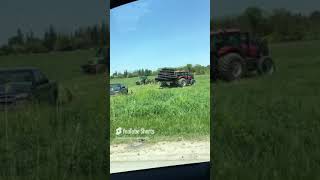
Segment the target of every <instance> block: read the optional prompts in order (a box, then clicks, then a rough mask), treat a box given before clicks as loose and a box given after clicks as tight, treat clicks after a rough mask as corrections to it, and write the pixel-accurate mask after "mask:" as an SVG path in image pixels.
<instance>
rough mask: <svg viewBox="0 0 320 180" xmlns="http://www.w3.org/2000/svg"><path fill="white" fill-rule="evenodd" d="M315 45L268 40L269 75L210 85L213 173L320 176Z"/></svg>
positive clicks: (319, 64) (264, 178) (263, 179)
mask: <svg viewBox="0 0 320 180" xmlns="http://www.w3.org/2000/svg"><path fill="white" fill-rule="evenodd" d="M319 46H320V42H318V41H315V42H296V43H286V44H276V45H272V46H271V53H272V56H273V58H274V60H275V63H276V65H277V72H276V73H275V74H274V75H272V76H267V77H254V78H248V79H243V80H241V81H240V82H234V83H225V82H221V81H219V82H217V83H216V84H214V85H213V89H212V90H213V91H215V92H216V93H215V104H216V107H215V112H214V113H215V114H214V118H213V119H214V121H213V133H212V138H213V141H212V142H213V143H212V153H211V154H212V161H213V167H214V168H213V177H214V178H215V179H245V180H248V179H253V180H257V179H259V180H270V179H274V180H275V179H279V180H280V179H281V180H282V179H291V180H295V179H318V178H319V177H320V173H319V171H318V170H319V168H320V153H319V152H320V141H319V137H320V103H319V102H320V80H319V72H320V54H319Z"/></svg>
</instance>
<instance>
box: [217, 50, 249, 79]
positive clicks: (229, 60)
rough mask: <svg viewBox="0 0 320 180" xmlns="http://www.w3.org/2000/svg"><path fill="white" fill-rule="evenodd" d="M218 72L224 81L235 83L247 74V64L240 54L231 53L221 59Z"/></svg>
mask: <svg viewBox="0 0 320 180" xmlns="http://www.w3.org/2000/svg"><path fill="white" fill-rule="evenodd" d="M218 70H219V75H220V76H221V78H222V79H223V80H226V81H233V80H236V79H240V78H241V77H243V76H244V75H245V74H246V63H245V60H244V59H243V58H242V57H241V56H240V55H239V54H236V53H230V54H227V55H225V56H222V57H221V58H220V59H219V62H218Z"/></svg>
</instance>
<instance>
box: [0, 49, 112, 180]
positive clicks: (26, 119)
mask: <svg viewBox="0 0 320 180" xmlns="http://www.w3.org/2000/svg"><path fill="white" fill-rule="evenodd" d="M92 55H94V53H93V52H90V51H80V52H71V53H57V54H40V55H25V56H7V57H1V59H0V64H1V67H14V66H35V67H38V68H40V69H41V70H42V71H43V72H44V73H45V74H47V75H48V76H49V79H51V80H57V81H58V83H59V86H60V87H64V88H68V89H69V90H70V91H71V92H72V94H73V100H72V101H71V102H68V103H66V104H64V105H60V106H51V105H47V104H40V105H37V104H34V105H28V106H26V107H24V108H21V109H10V110H8V111H1V112H0V127H1V129H2V130H1V131H0V179H12V180H15V179H32V180H34V179H101V178H105V175H106V174H107V173H108V172H107V165H108V162H107V155H106V149H107V137H106V136H107V135H106V129H107V128H108V127H107V117H106V116H105V115H106V112H107V109H106V94H105V84H104V82H105V81H104V77H103V76H104V75H103V74H101V75H96V76H88V75H85V74H82V73H81V71H80V65H81V64H82V63H85V62H86V61H87V58H89V57H90V56H92ZM64 88H60V89H64ZM62 93H63V92H62Z"/></svg>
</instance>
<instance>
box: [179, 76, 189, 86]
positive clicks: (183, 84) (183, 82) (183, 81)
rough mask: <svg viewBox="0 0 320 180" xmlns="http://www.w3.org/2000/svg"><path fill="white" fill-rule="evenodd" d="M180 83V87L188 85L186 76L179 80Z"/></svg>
mask: <svg viewBox="0 0 320 180" xmlns="http://www.w3.org/2000/svg"><path fill="white" fill-rule="evenodd" d="M178 85H179V86H180V87H185V86H186V85H187V81H186V79H184V78H181V79H179V80H178Z"/></svg>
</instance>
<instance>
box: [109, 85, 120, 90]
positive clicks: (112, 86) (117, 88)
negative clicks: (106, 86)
mask: <svg viewBox="0 0 320 180" xmlns="http://www.w3.org/2000/svg"><path fill="white" fill-rule="evenodd" d="M120 89H121V85H120V84H110V91H119V90H120Z"/></svg>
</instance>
